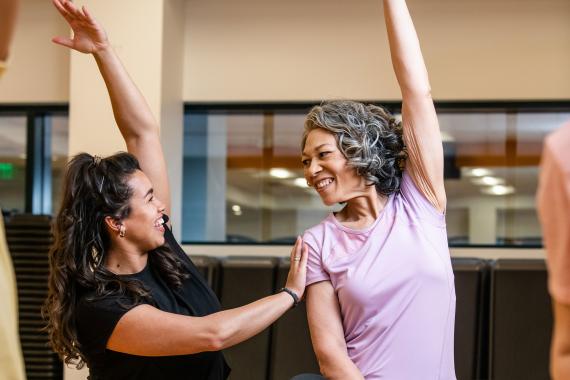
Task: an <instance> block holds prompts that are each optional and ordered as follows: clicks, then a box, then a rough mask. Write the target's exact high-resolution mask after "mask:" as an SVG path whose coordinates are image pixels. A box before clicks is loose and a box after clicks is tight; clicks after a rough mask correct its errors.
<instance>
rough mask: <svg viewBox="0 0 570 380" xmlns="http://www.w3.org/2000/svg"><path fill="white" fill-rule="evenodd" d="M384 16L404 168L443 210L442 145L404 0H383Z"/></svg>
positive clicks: (425, 71)
mask: <svg viewBox="0 0 570 380" xmlns="http://www.w3.org/2000/svg"><path fill="white" fill-rule="evenodd" d="M384 16H385V19H386V28H387V30H388V40H389V44H390V53H391V56H392V65H393V66H394V71H395V73H396V78H397V79H398V83H399V85H400V91H401V92H402V122H403V126H404V140H405V143H406V147H407V151H408V162H407V163H406V170H407V171H408V173H409V174H410V176H411V177H412V179H413V180H414V182H415V184H416V185H417V186H418V188H419V189H420V190H421V191H422V192H423V194H424V195H425V196H426V198H427V199H428V200H429V201H430V202H431V203H432V204H433V205H434V207H436V208H437V209H438V210H439V211H444V210H445V204H446V196H445V188H444V181H443V145H442V141H441V134H440V131H439V123H438V120H437V115H436V113H435V107H434V104H433V100H432V97H431V87H430V84H429V79H428V73H427V70H426V66H425V63H424V59H423V56H422V52H421V49H420V43H419V40H418V36H417V34H416V30H415V28H414V24H413V22H412V18H411V16H410V13H409V11H408V7H407V5H406V2H405V0H384Z"/></svg>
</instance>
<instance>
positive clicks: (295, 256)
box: [291, 236, 303, 265]
mask: <svg viewBox="0 0 570 380" xmlns="http://www.w3.org/2000/svg"><path fill="white" fill-rule="evenodd" d="M302 242H303V241H302V240H301V237H300V236H297V240H296V241H295V246H294V247H293V249H292V250H291V265H296V264H298V263H299V262H300V261H301V244H302Z"/></svg>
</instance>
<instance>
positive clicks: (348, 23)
mask: <svg viewBox="0 0 570 380" xmlns="http://www.w3.org/2000/svg"><path fill="white" fill-rule="evenodd" d="M187 1H188V2H187V4H186V5H187V7H186V12H187V16H186V18H187V23H186V46H187V48H186V65H185V68H186V72H185V75H184V81H185V82H184V83H185V85H184V89H185V93H184V98H185V99H186V100H187V101H212V102H214V101H220V102H223V101H307V100H308V101H311V100H320V99H323V98H354V99H383V100H388V99H399V97H400V95H399V91H398V89H397V86H396V81H395V79H394V75H393V72H392V67H391V63H390V60H389V50H388V45H387V39H386V32H385V26H384V20H383V14H382V10H381V1H379V0H360V1H345V0H290V1H280V0H279V1H278V0H241V1H239V2H236V1H231V0H217V1H200V0H187ZM408 5H409V8H410V11H411V13H412V17H413V18H414V22H415V25H416V29H417V31H418V33H419V36H420V40H421V43H422V49H423V53H424V56H425V60H426V62H427V65H428V70H429V73H430V78H431V84H432V90H433V95H434V97H435V98H436V99H439V100H489V99H508V100H517V99H570V70H568V65H569V63H570V17H569V15H570V1H568V0H541V1H536V0H462V1H456V0H431V1H425V0H408Z"/></svg>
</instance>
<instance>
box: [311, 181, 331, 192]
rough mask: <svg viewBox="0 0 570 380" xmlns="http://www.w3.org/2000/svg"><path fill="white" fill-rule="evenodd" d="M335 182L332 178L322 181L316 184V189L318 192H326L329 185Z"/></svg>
mask: <svg viewBox="0 0 570 380" xmlns="http://www.w3.org/2000/svg"><path fill="white" fill-rule="evenodd" d="M333 182H334V179H332V178H325V179H323V180H320V181H319V182H317V183H316V184H315V189H317V190H319V191H320V190H324V189H325V188H326V187H327V186H328V185H330V184H331V183H333Z"/></svg>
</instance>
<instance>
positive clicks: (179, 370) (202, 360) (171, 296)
mask: <svg viewBox="0 0 570 380" xmlns="http://www.w3.org/2000/svg"><path fill="white" fill-rule="evenodd" d="M164 237H165V240H166V242H165V244H167V245H168V246H169V247H170V249H171V250H172V252H174V254H175V255H176V256H177V257H178V258H179V259H180V260H181V261H182V263H183V266H184V268H185V269H186V271H187V273H188V274H189V275H190V277H189V278H188V279H186V280H184V281H183V284H182V286H181V287H180V288H179V289H172V288H171V287H169V285H168V283H167V282H166V281H164V280H163V279H162V278H161V276H160V274H159V273H158V272H157V271H155V270H154V269H153V268H152V267H151V265H150V263H149V261H147V266H146V267H145V269H143V270H142V271H141V272H139V273H136V274H132V275H127V276H124V277H128V278H133V279H137V280H139V281H141V282H142V283H143V284H144V285H145V287H146V288H147V289H148V290H150V293H151V295H152V299H153V300H152V301H153V303H151V302H146V301H143V302H141V303H149V304H152V306H154V307H157V308H158V309H160V310H163V311H167V312H171V313H176V314H182V315H189V316H196V317H201V316H205V315H208V314H212V313H215V312H217V311H219V310H220V303H219V302H218V299H217V298H216V295H215V294H214V292H213V291H212V290H211V289H210V287H209V286H208V285H207V283H206V281H205V279H204V278H203V276H202V274H201V273H200V272H199V271H198V270H197V268H196V266H195V265H194V264H193V263H192V261H191V260H190V259H189V258H188V256H187V255H186V253H185V252H184V251H183V250H182V247H180V245H179V244H178V243H177V242H176V240H175V239H174V236H173V235H172V231H171V230H170V229H169V228H168V227H166V228H165V233H164ZM149 254H153V253H152V252H151V253H149ZM122 277H123V276H122ZM93 296H94V291H93V290H84V291H83V292H82V294H81V296H80V297H79V299H78V302H77V313H76V326H77V337H78V341H79V344H80V350H81V352H82V353H83V355H84V357H85V358H86V362H87V366H88V367H89V379H90V380H99V379H105V380H107V379H110V380H115V379H117V380H119V379H143V380H144V379H149V380H150V379H175V380H176V379H191V380H202V379H203V380H222V379H226V378H227V377H228V375H229V373H230V368H229V367H228V365H227V363H226V361H225V359H224V356H223V355H222V353H221V352H219V351H218V352H201V353H198V354H193V355H177V356H159V357H154V356H152V357H147V356H137V355H130V354H125V353H121V352H116V351H112V350H109V349H107V348H106V345H107V341H108V340H109V337H110V336H111V334H112V333H113V330H114V328H115V326H116V324H117V322H119V319H121V317H122V316H123V315H124V314H125V313H126V312H127V311H129V310H130V309H132V308H133V307H134V306H136V305H133V304H132V301H130V300H129V299H128V298H126V297H120V296H112V297H106V298H104V299H100V300H95V301H90V300H89V299H91V298H93ZM139 304H140V303H139ZM141 339H144V337H141Z"/></svg>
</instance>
